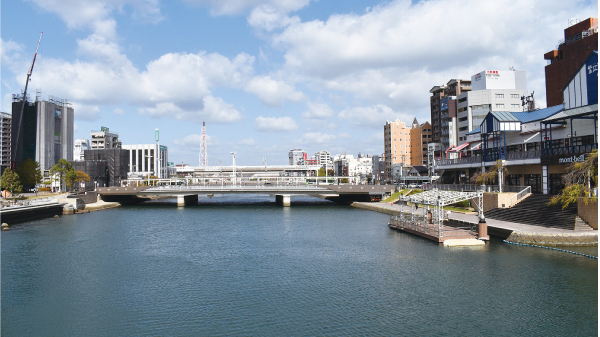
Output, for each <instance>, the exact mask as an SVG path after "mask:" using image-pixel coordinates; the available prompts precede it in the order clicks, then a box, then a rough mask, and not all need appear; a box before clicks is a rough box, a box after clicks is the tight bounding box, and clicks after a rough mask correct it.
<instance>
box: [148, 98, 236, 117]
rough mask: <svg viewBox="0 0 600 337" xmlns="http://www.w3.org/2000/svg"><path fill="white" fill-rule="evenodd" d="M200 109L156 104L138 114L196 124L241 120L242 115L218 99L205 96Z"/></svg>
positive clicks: (166, 103) (168, 103)
mask: <svg viewBox="0 0 600 337" xmlns="http://www.w3.org/2000/svg"><path fill="white" fill-rule="evenodd" d="M200 107H202V109H195V110H194V109H183V108H182V107H180V106H179V105H177V104H175V103H173V102H161V103H157V104H156V105H155V106H154V107H148V108H141V109H139V112H140V113H141V114H144V115H149V116H152V117H168V118H172V119H176V120H183V121H193V122H196V123H201V122H205V121H206V122H211V123H231V122H236V121H239V120H240V119H242V115H241V114H240V113H239V112H238V111H237V110H236V109H235V108H234V107H233V105H232V104H227V103H225V102H223V100H222V99H221V98H219V97H212V96H205V97H204V98H203V102H202V104H201V106H200Z"/></svg>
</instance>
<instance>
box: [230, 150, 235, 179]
mask: <svg viewBox="0 0 600 337" xmlns="http://www.w3.org/2000/svg"><path fill="white" fill-rule="evenodd" d="M230 153H231V156H232V157H233V186H235V152H230Z"/></svg>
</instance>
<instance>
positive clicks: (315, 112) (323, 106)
mask: <svg viewBox="0 0 600 337" xmlns="http://www.w3.org/2000/svg"><path fill="white" fill-rule="evenodd" d="M306 105H307V106H308V110H306V111H304V112H303V113H302V117H304V118H314V119H325V118H329V117H331V116H333V115H334V112H333V109H331V107H329V105H328V104H327V103H317V102H308V103H307V104H306Z"/></svg>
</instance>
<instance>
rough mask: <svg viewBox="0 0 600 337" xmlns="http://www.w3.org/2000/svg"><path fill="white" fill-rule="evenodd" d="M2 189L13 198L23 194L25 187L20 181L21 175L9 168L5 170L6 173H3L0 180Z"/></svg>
mask: <svg viewBox="0 0 600 337" xmlns="http://www.w3.org/2000/svg"><path fill="white" fill-rule="evenodd" d="M0 187H2V188H3V189H5V190H7V191H9V192H10V194H11V195H12V196H13V197H14V195H15V193H21V191H22V190H23V186H22V185H21V182H20V181H19V174H18V173H16V172H13V171H11V169H10V168H9V167H7V168H6V169H5V170H4V173H2V178H0Z"/></svg>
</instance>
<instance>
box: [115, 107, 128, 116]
mask: <svg viewBox="0 0 600 337" xmlns="http://www.w3.org/2000/svg"><path fill="white" fill-rule="evenodd" d="M113 113H114V114H115V115H124V114H125V110H123V109H121V108H116V109H115V110H113Z"/></svg>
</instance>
